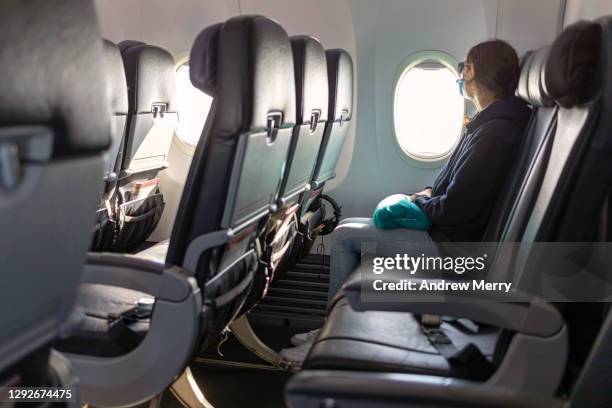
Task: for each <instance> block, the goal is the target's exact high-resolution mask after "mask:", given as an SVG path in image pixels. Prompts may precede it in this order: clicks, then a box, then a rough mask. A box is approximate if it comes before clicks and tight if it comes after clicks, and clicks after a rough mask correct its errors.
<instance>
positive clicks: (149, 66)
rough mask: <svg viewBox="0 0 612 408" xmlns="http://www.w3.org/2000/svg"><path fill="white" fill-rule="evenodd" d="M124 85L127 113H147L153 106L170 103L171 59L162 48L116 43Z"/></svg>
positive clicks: (173, 85) (173, 82)
mask: <svg viewBox="0 0 612 408" xmlns="http://www.w3.org/2000/svg"><path fill="white" fill-rule="evenodd" d="M119 48H120V49H121V56H122V57H123V64H124V66H125V76H126V80H127V85H128V98H129V99H128V101H129V109H130V112H133V113H143V112H151V110H152V105H153V104H154V103H165V104H167V105H168V108H167V109H168V110H169V111H172V108H171V106H170V103H171V102H172V98H173V96H174V92H175V90H176V74H175V71H174V59H173V58H172V55H170V53H169V52H168V51H166V50H164V49H163V48H160V47H156V46H153V45H149V44H145V43H143V42H140V41H129V40H128V41H122V42H121V43H119Z"/></svg>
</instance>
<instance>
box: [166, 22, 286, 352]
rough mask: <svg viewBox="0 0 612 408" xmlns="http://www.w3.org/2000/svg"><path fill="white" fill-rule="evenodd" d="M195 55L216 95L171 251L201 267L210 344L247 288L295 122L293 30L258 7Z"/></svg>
mask: <svg viewBox="0 0 612 408" xmlns="http://www.w3.org/2000/svg"><path fill="white" fill-rule="evenodd" d="M189 64H190V76H191V81H192V83H193V85H194V86H196V87H197V88H199V89H201V90H202V91H204V92H206V93H208V94H209V95H211V96H213V98H214V99H213V104H212V108H211V111H210V113H209V115H208V117H207V120H206V125H205V127H204V131H203V134H202V137H201V138H200V142H199V143H198V146H197V147H196V152H195V155H194V158H193V161H192V164H191V168H190V171H189V175H188V177H187V182H186V185H185V188H184V190H183V195H182V198H181V204H180V206H179V209H178V212H177V218H176V221H175V224H174V228H173V231H172V236H171V239H170V246H169V248H168V255H167V258H166V261H167V262H168V263H171V264H174V265H181V266H183V267H184V268H186V269H187V270H189V271H190V272H192V273H194V274H195V276H196V279H197V281H198V284H199V286H200V288H201V289H202V292H203V293H204V296H203V298H204V301H205V303H206V304H207V306H208V307H207V309H206V310H207V312H208V314H207V315H206V316H205V317H204V319H205V323H204V324H205V327H206V329H205V332H206V335H205V338H204V339H203V342H204V344H206V343H207V342H208V341H211V340H212V339H214V338H216V336H217V335H218V333H220V332H221V331H222V330H224V329H225V327H226V326H227V324H229V323H230V322H231V320H232V319H233V317H234V316H235V315H236V313H237V312H238V311H239V308H240V307H241V305H242V303H243V302H244V299H245V298H246V296H247V295H248V293H249V291H250V287H251V285H252V281H253V274H254V273H255V270H256V268H257V260H258V254H257V251H256V248H255V238H256V237H257V236H258V235H259V232H260V231H261V229H262V228H263V226H264V225H265V223H266V221H267V218H268V215H269V213H270V211H271V210H272V209H274V208H275V205H274V199H275V197H276V194H277V191H278V186H279V184H280V181H281V177H282V174H283V168H284V165H285V160H286V157H287V153H288V150H289V145H290V142H291V136H292V132H293V127H294V125H295V86H294V72H293V58H292V54H291V45H290V42H289V37H288V36H287V33H286V32H285V30H284V29H283V28H282V27H281V26H280V25H278V24H277V23H275V22H274V21H272V20H269V19H267V18H265V17H262V16H240V17H235V18H232V19H230V20H228V21H227V22H225V23H222V24H217V25H214V26H211V27H208V28H207V29H205V30H203V31H202V32H201V33H200V34H199V35H198V37H197V38H196V40H195V42H194V45H193V47H192V50H191V57H190V62H189Z"/></svg>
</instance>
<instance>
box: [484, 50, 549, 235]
mask: <svg viewBox="0 0 612 408" xmlns="http://www.w3.org/2000/svg"><path fill="white" fill-rule="evenodd" d="M549 51H550V47H548V46H545V47H542V48H540V49H538V50H536V51H534V52H530V53H529V54H527V55H526V56H525V60H524V62H523V63H522V64H521V74H520V77H519V84H518V89H517V95H518V96H519V97H521V98H522V99H523V100H524V101H525V102H527V103H528V104H529V105H531V107H532V109H533V112H532V115H531V120H530V122H529V125H528V126H527V129H526V130H525V133H524V135H523V139H522V141H521V145H520V146H519V149H518V152H517V158H516V160H515V163H514V165H513V167H512V170H511V171H510V173H509V175H510V176H509V178H508V180H507V181H506V183H505V186H504V188H503V189H502V192H501V194H500V195H499V197H498V198H497V200H496V205H495V206H494V210H493V213H492V214H491V218H490V220H489V224H488V226H487V230H486V231H485V234H484V236H483V241H484V242H495V241H500V240H507V241H515V240H517V235H516V234H517V232H518V231H519V230H520V228H519V225H521V223H519V222H515V223H514V224H512V226H511V227H510V228H508V229H506V228H507V227H506V223H507V220H508V218H509V217H512V216H513V215H512V214H515V213H518V212H520V213H521V214H525V213H527V212H528V211H529V209H530V207H531V205H533V203H532V202H530V200H528V199H523V197H531V196H532V195H533V193H532V191H533V189H535V188H537V184H538V181H539V180H540V178H541V172H542V171H543V166H544V163H546V154H547V153H548V150H547V149H546V146H547V145H548V144H549V143H550V140H551V139H552V136H551V135H553V134H554V132H555V129H556V121H557V107H556V105H555V104H554V101H553V100H552V99H551V98H550V97H549V96H548V95H547V94H546V91H545V89H544V65H545V63H546V60H547V57H548V53H549ZM528 174H532V175H531V177H529V178H528V177H527V175H528ZM521 218H522V219H524V218H525V217H524V215H523V216H522V217H521ZM523 226H524V225H523ZM504 234H505V235H504Z"/></svg>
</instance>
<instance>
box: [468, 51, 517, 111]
mask: <svg viewBox="0 0 612 408" xmlns="http://www.w3.org/2000/svg"><path fill="white" fill-rule="evenodd" d="M466 63H469V64H472V65H473V67H474V71H475V80H476V82H478V83H479V84H481V85H483V86H484V87H486V88H487V89H488V90H490V91H491V92H493V95H495V97H496V98H499V99H506V98H509V97H511V96H512V95H514V93H515V91H516V87H517V85H518V79H519V74H520V69H519V59H518V56H517V55H516V51H515V50H514V48H512V46H511V45H510V44H508V43H507V42H505V41H503V40H490V41H485V42H481V43H480V44H477V45H475V46H473V47H472V48H471V49H470V51H469V52H468V54H467V60H466Z"/></svg>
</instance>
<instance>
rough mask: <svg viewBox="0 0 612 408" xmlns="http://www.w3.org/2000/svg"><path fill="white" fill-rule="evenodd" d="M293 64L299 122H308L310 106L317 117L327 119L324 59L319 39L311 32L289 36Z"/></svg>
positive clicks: (310, 114) (327, 100)
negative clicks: (309, 33) (311, 35)
mask: <svg viewBox="0 0 612 408" xmlns="http://www.w3.org/2000/svg"><path fill="white" fill-rule="evenodd" d="M291 48H292V50H293V64H294V68H295V84H296V87H295V99H296V101H295V102H296V115H297V122H298V124H301V123H310V121H311V117H312V111H313V110H319V111H320V113H321V114H320V116H319V120H321V121H325V120H327V108H328V104H329V84H328V79H327V59H326V58H325V49H324V48H323V46H322V45H321V43H320V42H319V41H318V40H317V39H315V38H313V37H310V36H295V37H291Z"/></svg>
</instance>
